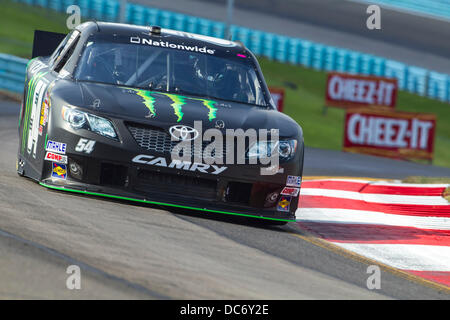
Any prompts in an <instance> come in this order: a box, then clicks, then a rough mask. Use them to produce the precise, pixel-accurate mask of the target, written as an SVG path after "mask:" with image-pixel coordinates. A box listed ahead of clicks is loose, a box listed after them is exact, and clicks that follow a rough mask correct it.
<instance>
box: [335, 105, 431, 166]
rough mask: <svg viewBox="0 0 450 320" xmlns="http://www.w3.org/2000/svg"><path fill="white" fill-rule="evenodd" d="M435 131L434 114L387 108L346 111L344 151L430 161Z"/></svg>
mask: <svg viewBox="0 0 450 320" xmlns="http://www.w3.org/2000/svg"><path fill="white" fill-rule="evenodd" d="M435 128H436V117H435V115H433V114H423V113H412V112H394V111H391V110H389V109H386V108H379V109H377V108H353V109H347V114H346V117H345V133H344V151H350V152H360V153H368V154H373V155H380V156H387V157H392V158H399V159H412V158H417V159H429V160H431V159H432V158H433V146H434V134H435Z"/></svg>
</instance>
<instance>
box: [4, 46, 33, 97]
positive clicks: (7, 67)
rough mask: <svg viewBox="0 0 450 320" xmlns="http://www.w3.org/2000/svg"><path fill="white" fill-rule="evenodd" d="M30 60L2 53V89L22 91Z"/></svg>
mask: <svg viewBox="0 0 450 320" xmlns="http://www.w3.org/2000/svg"><path fill="white" fill-rule="evenodd" d="M27 63H28V60H27V59H23V58H18V57H16V56H12V55H9V54H3V53H0V89H4V90H8V91H13V92H19V93H20V92H22V91H23V83H24V80H25V69H26V66H27Z"/></svg>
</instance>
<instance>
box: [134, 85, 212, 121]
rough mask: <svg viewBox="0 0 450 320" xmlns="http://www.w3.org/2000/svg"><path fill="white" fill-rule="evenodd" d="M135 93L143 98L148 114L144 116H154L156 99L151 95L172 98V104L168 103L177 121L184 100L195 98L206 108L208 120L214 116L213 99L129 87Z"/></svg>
mask: <svg viewBox="0 0 450 320" xmlns="http://www.w3.org/2000/svg"><path fill="white" fill-rule="evenodd" d="M131 90H133V91H134V92H136V94H137V95H138V96H140V97H142V98H143V99H144V105H145V106H146V107H147V108H148V110H149V114H148V115H147V116H146V117H147V118H153V117H156V108H155V104H156V100H155V97H154V96H153V95H155V94H156V95H164V96H166V97H168V98H169V99H170V100H172V104H171V105H170V106H171V107H172V108H173V111H174V113H175V115H176V116H177V122H180V121H181V120H182V119H183V116H184V113H183V110H182V107H183V106H184V105H185V104H186V100H196V101H201V102H202V103H203V105H204V106H205V107H206V108H208V110H209V111H208V119H209V121H212V120H213V119H215V118H216V112H217V108H216V107H215V104H216V103H217V102H216V101H214V100H207V99H199V98H189V97H185V96H181V95H177V94H173V93H165V92H159V91H146V90H140V89H131Z"/></svg>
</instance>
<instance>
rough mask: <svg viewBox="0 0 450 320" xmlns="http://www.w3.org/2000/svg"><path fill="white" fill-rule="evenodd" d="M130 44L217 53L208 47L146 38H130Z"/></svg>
mask: <svg viewBox="0 0 450 320" xmlns="http://www.w3.org/2000/svg"><path fill="white" fill-rule="evenodd" d="M130 43H136V44H146V45H149V46H154V47H162V48H170V49H177V50H184V51H191V52H200V53H208V54H214V53H215V51H216V50H214V49H209V48H207V47H206V46H205V47H199V46H197V45H195V46H188V45H185V44H175V43H171V42H168V41H163V40H154V39H146V38H141V37H130Z"/></svg>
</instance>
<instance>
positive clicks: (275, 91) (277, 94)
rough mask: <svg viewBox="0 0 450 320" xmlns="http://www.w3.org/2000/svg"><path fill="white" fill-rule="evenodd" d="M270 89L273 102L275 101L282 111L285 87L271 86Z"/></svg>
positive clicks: (278, 108)
mask: <svg viewBox="0 0 450 320" xmlns="http://www.w3.org/2000/svg"><path fill="white" fill-rule="evenodd" d="M269 91H270V95H271V96H272V99H273V102H275V105H276V107H277V110H278V111H280V112H283V106H284V89H283V88H275V87H270V88H269Z"/></svg>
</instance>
